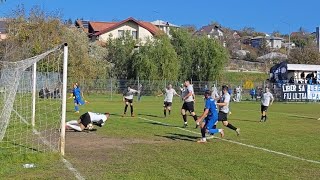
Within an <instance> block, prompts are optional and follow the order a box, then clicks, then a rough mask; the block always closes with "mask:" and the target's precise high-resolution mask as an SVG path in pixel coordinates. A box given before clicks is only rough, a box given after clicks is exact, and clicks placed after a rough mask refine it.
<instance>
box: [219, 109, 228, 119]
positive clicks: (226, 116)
mask: <svg viewBox="0 0 320 180" xmlns="http://www.w3.org/2000/svg"><path fill="white" fill-rule="evenodd" d="M218 121H228V113H224V112H222V111H219V114H218Z"/></svg>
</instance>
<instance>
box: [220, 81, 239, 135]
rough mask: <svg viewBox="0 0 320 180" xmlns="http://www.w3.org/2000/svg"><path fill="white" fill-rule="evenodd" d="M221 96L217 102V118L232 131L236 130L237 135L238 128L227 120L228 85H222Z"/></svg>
mask: <svg viewBox="0 0 320 180" xmlns="http://www.w3.org/2000/svg"><path fill="white" fill-rule="evenodd" d="M222 93H223V94H222V96H221V99H220V102H219V103H217V105H218V106H219V115H218V116H219V118H218V120H219V121H221V122H222V124H223V125H224V126H226V127H228V128H230V129H232V130H234V131H236V133H237V135H238V136H239V135H240V128H236V127H234V126H233V125H232V124H230V123H229V122H228V113H229V103H230V98H231V97H230V94H229V93H228V87H227V86H222Z"/></svg>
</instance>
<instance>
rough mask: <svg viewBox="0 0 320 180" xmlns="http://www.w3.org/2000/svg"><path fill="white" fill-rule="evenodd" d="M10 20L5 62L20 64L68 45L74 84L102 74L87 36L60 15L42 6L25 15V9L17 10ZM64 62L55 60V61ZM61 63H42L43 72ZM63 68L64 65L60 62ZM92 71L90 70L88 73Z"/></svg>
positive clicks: (70, 69)
mask: <svg viewBox="0 0 320 180" xmlns="http://www.w3.org/2000/svg"><path fill="white" fill-rule="evenodd" d="M11 16H12V17H11V18H8V19H9V21H8V24H7V29H8V37H7V39H6V40H5V41H4V42H3V43H4V47H5V51H4V53H3V54H4V55H3V59H4V60H10V61H19V60H22V59H26V58H29V57H32V56H36V55H38V54H40V53H43V52H45V51H47V50H49V49H52V48H53V47H56V46H58V45H61V44H63V43H68V47H69V58H68V61H69V67H68V71H69V73H68V77H69V78H71V80H74V81H78V82H79V81H90V80H91V79H93V78H96V77H97V76H100V75H101V74H105V72H103V71H102V70H100V69H98V68H100V67H101V66H97V63H99V62H98V59H96V58H92V57H89V53H88V52H89V40H88V38H87V35H86V33H84V32H83V31H80V30H78V29H77V28H70V27H68V26H65V25H64V24H63V23H62V21H61V18H60V17H59V14H50V13H45V12H44V11H42V10H41V9H40V8H39V7H33V8H32V9H31V10H30V13H29V14H28V15H25V11H24V8H23V7H18V8H17V9H15V10H14V11H13V14H12V15H11ZM58 60H59V61H61V58H60V59H53V60H52V61H58ZM55 64H57V63H54V62H53V63H41V62H40V63H39V65H38V67H39V69H44V67H46V69H49V70H50V69H52V70H53V69H54V68H53V67H52V66H53V65H55ZM59 64H60V65H61V66H62V63H59ZM87 70H88V71H87Z"/></svg>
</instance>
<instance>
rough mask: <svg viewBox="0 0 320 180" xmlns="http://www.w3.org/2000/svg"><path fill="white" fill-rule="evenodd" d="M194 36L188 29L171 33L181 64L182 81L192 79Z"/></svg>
mask: <svg viewBox="0 0 320 180" xmlns="http://www.w3.org/2000/svg"><path fill="white" fill-rule="evenodd" d="M193 43H194V41H193V37H192V34H190V33H189V32H188V30H186V29H174V30H172V31H171V44H172V45H173V47H174V49H175V51H176V53H177V56H178V59H179V62H180V69H181V70H180V72H179V78H180V79H181V80H185V79H190V78H191V76H192V71H193V69H192V61H193V60H192V51H193V50H192V48H193V46H192V45H193Z"/></svg>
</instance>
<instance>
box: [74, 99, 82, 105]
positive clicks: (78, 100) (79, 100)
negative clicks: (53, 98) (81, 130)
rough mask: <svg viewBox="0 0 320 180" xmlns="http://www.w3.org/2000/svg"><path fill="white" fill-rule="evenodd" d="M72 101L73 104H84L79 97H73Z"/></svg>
mask: <svg viewBox="0 0 320 180" xmlns="http://www.w3.org/2000/svg"><path fill="white" fill-rule="evenodd" d="M73 102H74V103H75V104H78V105H84V104H85V102H84V101H83V100H82V99H81V98H80V99H78V98H76V99H74V101H73Z"/></svg>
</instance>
